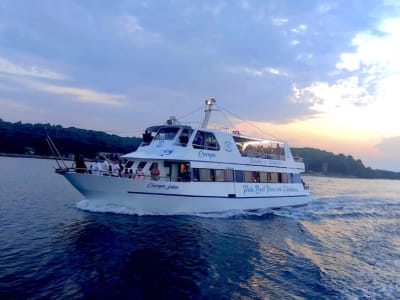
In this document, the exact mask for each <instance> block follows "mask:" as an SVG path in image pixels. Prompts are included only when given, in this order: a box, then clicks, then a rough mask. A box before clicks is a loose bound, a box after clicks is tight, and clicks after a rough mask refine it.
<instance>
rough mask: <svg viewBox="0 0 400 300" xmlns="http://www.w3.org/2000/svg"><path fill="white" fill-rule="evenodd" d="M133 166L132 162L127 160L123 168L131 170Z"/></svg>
mask: <svg viewBox="0 0 400 300" xmlns="http://www.w3.org/2000/svg"><path fill="white" fill-rule="evenodd" d="M132 165H133V160H129V161H128V162H127V163H126V164H125V168H132Z"/></svg>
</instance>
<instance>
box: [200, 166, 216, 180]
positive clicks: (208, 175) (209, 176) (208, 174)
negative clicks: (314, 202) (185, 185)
mask: <svg viewBox="0 0 400 300" xmlns="http://www.w3.org/2000/svg"><path fill="white" fill-rule="evenodd" d="M214 173H215V172H214V170H211V169H199V174H200V181H206V182H209V181H215V174H214Z"/></svg>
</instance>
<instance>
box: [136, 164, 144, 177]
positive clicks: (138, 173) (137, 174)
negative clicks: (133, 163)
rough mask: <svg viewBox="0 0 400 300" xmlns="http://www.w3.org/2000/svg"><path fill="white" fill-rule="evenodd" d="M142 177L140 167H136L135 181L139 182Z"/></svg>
mask: <svg viewBox="0 0 400 300" xmlns="http://www.w3.org/2000/svg"><path fill="white" fill-rule="evenodd" d="M143 177H144V173H143V170H142V167H141V166H138V167H137V169H136V174H135V179H136V180H141V179H142V178H143Z"/></svg>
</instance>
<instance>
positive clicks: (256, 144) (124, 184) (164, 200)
mask: <svg viewBox="0 0 400 300" xmlns="http://www.w3.org/2000/svg"><path fill="white" fill-rule="evenodd" d="M215 102H216V101H215V99H214V98H211V99H210V100H207V101H206V108H205V117H204V120H203V122H202V124H201V126H199V127H197V128H194V127H192V126H189V125H185V124H181V123H179V122H178V121H177V120H176V119H174V118H172V119H169V120H168V121H167V122H166V124H162V125H157V126H152V127H150V128H148V129H147V130H146V134H145V135H143V142H142V143H141V145H140V146H139V148H138V149H137V150H136V151H134V152H132V153H128V154H126V155H124V156H123V158H124V159H126V161H127V163H126V165H125V168H126V170H128V169H129V172H127V174H128V176H111V175H110V174H108V172H106V173H105V174H101V171H97V172H92V174H91V173H81V172H78V171H79V170H77V169H76V168H67V167H66V166H65V165H64V167H62V166H60V168H58V169H57V170H56V172H57V173H59V174H61V175H63V176H64V177H65V178H66V179H67V180H68V181H69V182H70V183H71V184H72V185H73V186H74V187H75V188H76V189H77V190H78V191H79V192H80V193H81V194H82V195H83V196H84V197H85V198H86V199H87V200H88V201H89V202H90V203H93V204H99V205H107V206H110V205H112V206H121V207H126V208H128V209H130V210H133V211H134V212H137V213H139V214H181V213H199V212H200V213H203V212H205V213H207V212H220V211H228V210H246V211H256V210H260V209H266V208H279V207H285V206H301V205H305V204H307V202H309V201H310V194H309V190H308V187H307V186H306V185H305V184H304V182H303V181H302V179H301V177H300V173H302V172H304V163H303V161H302V159H300V158H294V157H293V156H292V153H291V151H290V148H289V146H288V144H287V143H286V142H282V141H274V140H264V139H259V138H252V137H249V136H244V135H242V134H240V132H238V131H234V132H228V131H227V130H218V129H210V128H208V126H207V125H208V121H209V118H210V114H211V112H212V110H213V106H214V104H215ZM49 144H50V145H53V146H54V144H53V143H52V142H51V140H50V143H49ZM54 148H55V147H54ZM55 150H57V149H55ZM137 170H141V171H140V172H139V174H138V175H136V172H137ZM130 174H132V176H131V175H130ZM102 175H107V176H102Z"/></svg>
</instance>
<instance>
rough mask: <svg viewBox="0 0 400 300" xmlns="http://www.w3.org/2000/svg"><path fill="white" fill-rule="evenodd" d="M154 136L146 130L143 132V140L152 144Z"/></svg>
mask: <svg viewBox="0 0 400 300" xmlns="http://www.w3.org/2000/svg"><path fill="white" fill-rule="evenodd" d="M152 139H153V137H152V136H151V132H150V131H148V130H146V131H145V132H144V133H143V142H144V143H146V144H150V142H151V141H152Z"/></svg>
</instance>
